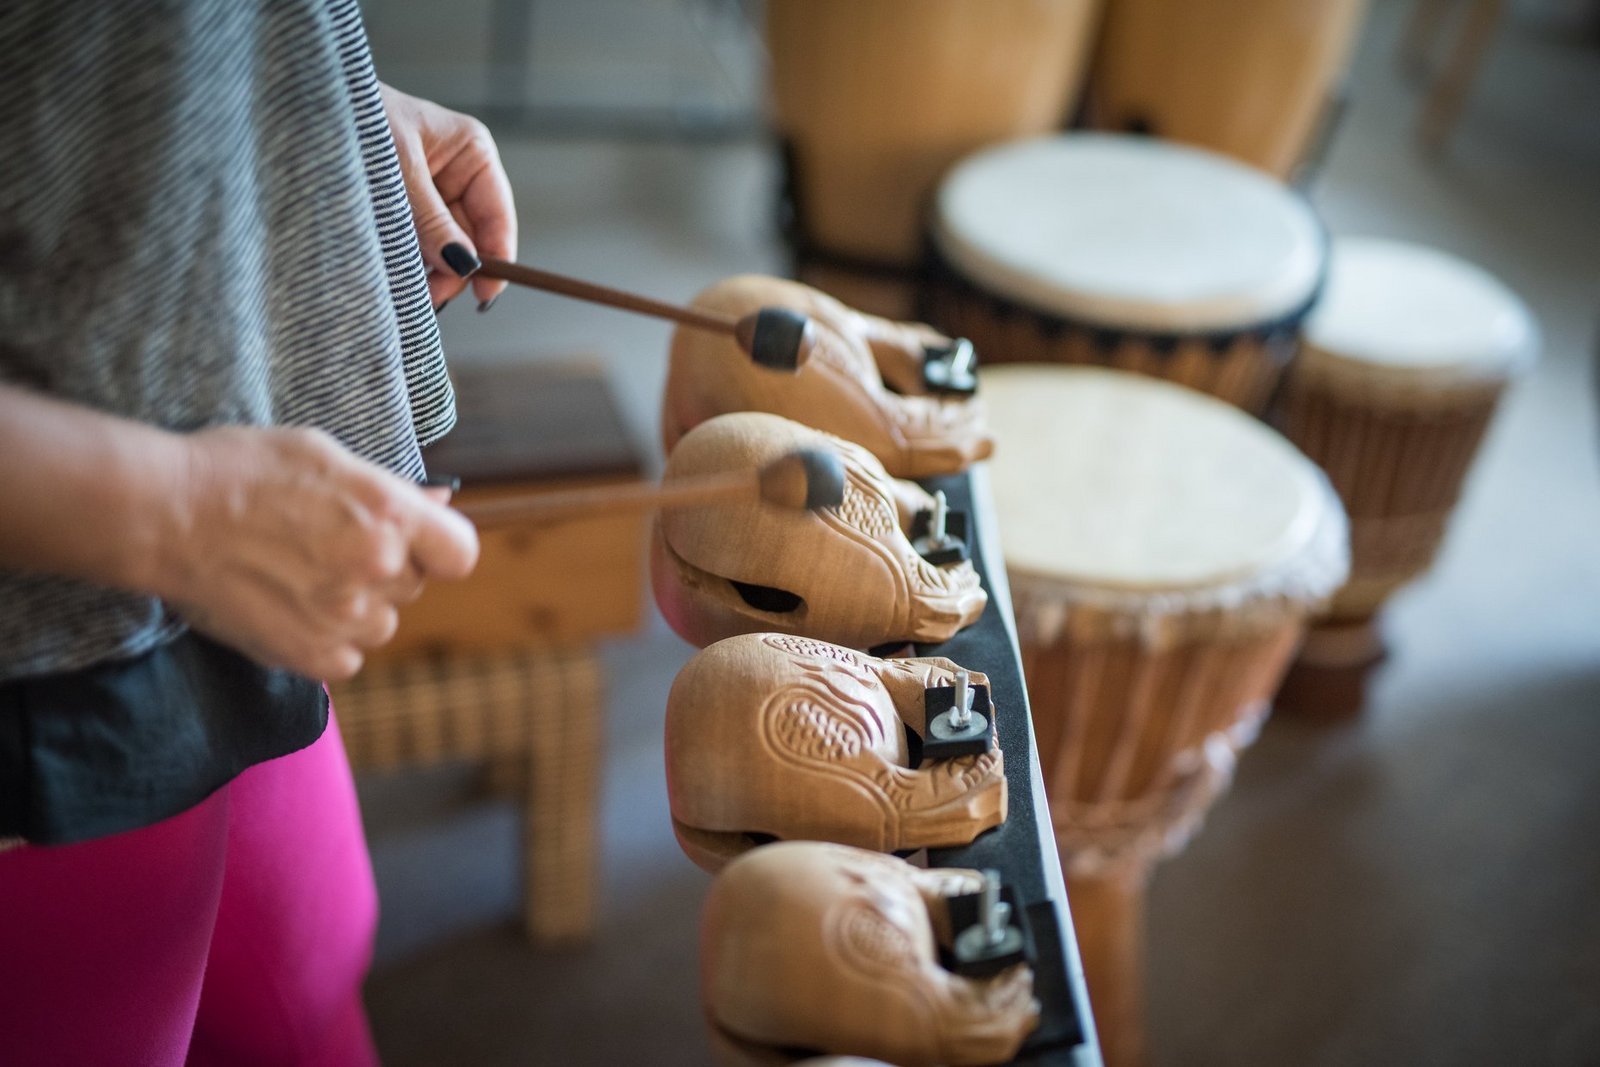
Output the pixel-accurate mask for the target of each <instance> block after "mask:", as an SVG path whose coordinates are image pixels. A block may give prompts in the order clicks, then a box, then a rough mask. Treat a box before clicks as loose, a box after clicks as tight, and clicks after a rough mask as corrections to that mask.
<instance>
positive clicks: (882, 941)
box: [838, 901, 918, 974]
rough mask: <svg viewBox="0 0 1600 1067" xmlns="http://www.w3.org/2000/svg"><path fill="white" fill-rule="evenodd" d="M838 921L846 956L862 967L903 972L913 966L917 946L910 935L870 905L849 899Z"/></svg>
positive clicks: (916, 961) (883, 971) (880, 971)
mask: <svg viewBox="0 0 1600 1067" xmlns="http://www.w3.org/2000/svg"><path fill="white" fill-rule="evenodd" d="M843 906H844V907H846V908H847V909H848V911H847V912H846V914H845V915H844V917H843V921H842V922H841V923H840V924H839V928H838V929H839V936H840V941H841V942H842V945H841V948H843V949H844V954H845V957H846V958H847V959H849V960H851V961H853V962H855V963H856V964H857V965H858V966H860V967H862V969H863V970H867V971H869V972H876V973H880V974H881V973H885V972H887V973H902V972H905V971H909V970H912V969H914V968H916V966H917V963H918V960H917V949H916V945H915V944H914V943H913V942H912V940H911V935H910V934H908V933H906V932H905V931H904V930H902V929H900V927H899V926H897V925H895V924H894V923H892V922H890V921H889V919H888V918H887V917H886V916H884V915H883V914H881V913H880V912H879V911H877V910H876V909H875V908H872V907H870V906H863V905H862V904H860V903H859V902H856V901H849V902H846V903H845V904H844V905H843Z"/></svg>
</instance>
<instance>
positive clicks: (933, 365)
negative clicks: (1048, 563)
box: [661, 275, 994, 478]
mask: <svg viewBox="0 0 1600 1067" xmlns="http://www.w3.org/2000/svg"><path fill="white" fill-rule="evenodd" d="M694 303H695V306H696V307H698V308H704V309H707V310H712V311H717V312H721V313H723V314H726V315H728V316H730V317H735V318H742V317H744V316H747V315H750V314H753V313H755V312H757V311H758V310H759V309H761V308H766V307H781V308H788V309H792V310H794V311H797V312H800V313H802V314H804V315H805V316H806V317H807V318H808V319H809V320H810V322H811V329H812V333H813V339H814V343H813V346H812V349H811V356H810V359H809V360H808V361H807V362H806V363H805V365H803V366H802V367H801V368H800V369H799V370H798V371H797V372H796V373H793V374H775V373H773V372H772V371H770V370H768V369H766V368H763V367H759V366H755V365H753V364H752V363H751V361H750V359H749V357H748V356H746V355H745V353H744V352H743V350H742V349H740V347H739V346H738V344H737V343H735V342H734V341H733V340H732V339H730V338H728V337H725V336H720V335H717V334H712V333H708V332H707V331H705V330H696V329H688V328H680V329H679V330H677V331H676V332H675V333H674V334H673V336H672V352H671V361H670V363H669V364H668V367H667V385H666V389H665V391H664V392H663V395H662V402H661V433H662V441H663V443H664V444H665V446H666V449H667V451H668V452H671V451H672V450H673V449H674V448H675V447H676V446H677V443H678V439H679V438H680V437H682V436H683V434H684V433H685V432H686V431H688V430H691V429H693V428H694V427H695V426H698V425H699V424H700V423H702V422H704V421H705V420H706V419H709V418H712V417H714V416H717V415H725V414H728V413H730V412H735V411H765V412H769V413H771V414H773V415H782V416H783V417H784V418H786V419H792V420H794V421H795V422H799V423H803V424H805V425H807V426H811V427H815V428H816V429H818V430H823V431H825V432H827V433H830V434H833V435H835V436H837V437H842V438H844V439H845V440H847V441H852V442H854V443H855V444H858V445H860V446H861V447H863V448H865V449H866V450H867V451H869V452H871V453H872V454H873V455H874V456H876V457H877V459H878V461H879V462H880V463H882V464H883V467H884V469H885V470H886V471H887V472H888V473H889V474H891V475H893V476H894V477H896V478H926V477H929V476H932V475H939V474H953V473H955V472H957V471H961V470H965V469H966V468H967V467H969V466H970V465H972V464H973V463H974V462H976V461H978V460H981V459H986V458H988V456H989V454H990V453H991V452H992V451H993V450H994V438H993V437H992V436H991V435H990V433H989V431H988V427H987V426H986V425H985V422H984V417H983V407H982V404H981V402H980V401H979V400H978V399H977V398H976V397H974V396H973V395H972V391H973V389H974V388H975V387H976V386H975V382H974V381H973V378H972V366H971V359H970V358H969V357H970V352H971V349H970V346H968V347H967V348H966V349H961V348H960V347H959V344H958V342H957V341H955V340H954V339H952V338H949V337H946V336H944V335H943V334H940V333H938V332H936V331H934V330H933V329H931V328H929V327H927V326H923V325H921V324H918V323H910V322H890V321H889V320H887V319H881V318H877V317H876V316H872V315H863V314H861V313H860V312H858V311H855V310H853V309H851V308H849V307H846V306H845V305H843V304H841V303H839V302H838V301H837V300H834V299H833V298H832V297H829V296H827V295H826V294H824V293H820V292H818V291H816V290H815V289H811V288H808V287H806V286H804V285H800V284H797V283H795V282H791V281H785V280H784V279H782V278H769V277H762V276H760V275H740V276H737V277H733V278H727V279H724V280H723V281H720V282H718V283H717V284H716V285H713V286H712V287H710V288H709V289H707V290H705V291H704V292H702V293H701V294H700V295H698V296H697V297H695V300H694ZM941 357H943V359H942V362H941ZM958 359H959V362H960V363H961V364H962V366H961V368H959V369H957V370H955V371H953V372H951V373H953V374H954V377H955V378H956V379H957V383H958V384H959V385H960V386H962V388H959V389H951V388H947V387H945V386H944V385H943V384H942V382H943V378H941V377H936V376H935V375H934V372H935V371H939V370H946V371H949V368H950V367H951V366H952V365H953V364H954V363H956V362H957V361H958ZM948 376H949V375H948V374H947V375H946V376H945V377H948Z"/></svg>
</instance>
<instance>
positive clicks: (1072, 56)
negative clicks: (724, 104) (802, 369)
mask: <svg viewBox="0 0 1600 1067" xmlns="http://www.w3.org/2000/svg"><path fill="white" fill-rule="evenodd" d="M1098 8H1099V0H985V2H984V3H981V4H975V3H972V2H970V0H872V2H870V3H862V2H861V0H772V2H771V3H769V4H768V5H767V42H768V47H769V50H770V53H771V64H772V68H771V79H772V98H773V109H774V121H775V124H776V126H777V130H778V133H779V135H780V136H781V137H782V138H783V140H784V144H785V149H786V151H785V157H786V159H785V162H786V165H787V170H788V174H787V186H788V200H789V205H788V207H789V215H790V218H789V227H790V237H791V243H792V245H793V247H794V251H795V254H796V259H797V266H798V269H799V277H800V279H801V280H802V281H805V282H807V283H809V284H812V285H815V286H817V287H818V288H820V289H822V290H823V291H825V292H828V293H831V294H833V295H835V296H837V297H839V298H840V299H842V300H843V301H844V302H845V303H847V304H850V305H852V306H855V307H859V308H861V309H863V310H867V311H872V312H875V313H877V314H882V315H889V316H893V317H896V318H905V317H907V316H908V314H909V312H910V310H911V289H910V285H909V284H908V278H909V277H910V275H911V273H912V271H913V270H914V269H915V267H916V265H917V259H918V255H919V252H920V248H921V241H922V232H923V226H922V224H923V212H924V210H925V209H926V207H927V199H928V197H929V196H930V195H931V194H932V192H933V189H934V186H935V184H936V183H937V182H938V180H939V176H940V175H941V174H942V173H943V172H944V170H945V168H947V167H948V166H950V165H951V164H952V163H954V162H955V161H956V160H958V159H960V158H961V157H962V156H964V155H966V154H967V153H969V152H972V151H974V150H975V149H978V148H981V147H983V146H984V145H988V144H993V143H996V142H999V141H1006V140H1010V139H1012V138H1016V137H1026V136H1030V135H1032V134H1037V133H1043V132H1046V131H1048V130H1052V129H1058V128H1060V126H1061V124H1062V123H1063V122H1064V121H1065V119H1066V117H1067V116H1068V114H1069V113H1070V111H1071V109H1072V106H1073V102H1074V100H1075V99H1076V96H1077V92H1078V83H1079V80H1080V77H1081V74H1082V72H1083V68H1084V63H1085V59H1086V57H1087V52H1088V45H1089V42H1090V41H1091V39H1092V30H1093V24H1094V20H1095V15H1096V13H1097V11H1098Z"/></svg>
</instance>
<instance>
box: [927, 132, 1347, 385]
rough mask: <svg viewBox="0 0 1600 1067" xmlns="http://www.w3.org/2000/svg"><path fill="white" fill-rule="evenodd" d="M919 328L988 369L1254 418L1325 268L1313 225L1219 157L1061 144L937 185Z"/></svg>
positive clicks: (1128, 143) (982, 162)
mask: <svg viewBox="0 0 1600 1067" xmlns="http://www.w3.org/2000/svg"><path fill="white" fill-rule="evenodd" d="M930 244H931V252H930V256H931V260H930V264H929V280H928V285H927V293H926V307H925V309H924V310H925V314H926V317H927V318H928V319H929V321H930V322H932V323H934V324H935V325H936V326H938V327H939V328H941V329H944V330H945V331H946V332H950V331H956V332H957V333H958V334H959V335H961V336H966V337H968V338H970V339H972V340H973V342H974V343H975V344H977V345H978V348H979V353H980V358H981V359H982V360H983V361H984V362H985V363H989V364H993V363H1008V362H1066V363H1088V364H1097V365H1102V366H1113V367H1119V368H1121V369H1125V370H1134V371H1138V372H1141V373H1146V374H1151V375H1153V376H1156V377H1164V378H1168V379H1170V380H1174V381H1177V382H1179V383H1181V384H1185V385H1189V386H1191V387H1193V388H1197V389H1200V390H1201V391H1203V392H1208V393H1211V394H1213V395H1216V396H1220V397H1222V398H1223V399H1225V400H1228V401H1229V402H1230V403H1234V404H1236V405H1238V406H1241V407H1244V408H1246V409H1248V410H1254V411H1259V410H1261V408H1262V407H1263V406H1264V404H1265V403H1266V400H1267V398H1268V397H1269V396H1270V393H1271V390H1272V388H1273V387H1274V386H1275V385H1276V383H1277V381H1278V378H1279V376H1280V374H1281V371H1282V366H1283V363H1284V362H1285V361H1286V360H1287V358H1288V356H1289V355H1290V354H1291V353H1292V350H1293V343H1294V338H1295V335H1296V333H1297V331H1298V329H1299V326H1300V323H1301V322H1302V320H1303V319H1304V317H1305V315H1306V313H1307V311H1308V310H1309V309H1310V307H1311V306H1312V304H1313V303H1314V301H1315V299H1316V297H1317V295H1318V291H1319V288H1320V285H1321V281H1322V277H1323V273H1324V269H1325V264H1326V241H1325V239H1324V236H1323V231H1322V226H1321V223H1320V222H1319V221H1318V219H1317V217H1316V215H1315V213H1314V212H1313V211H1312V210H1311V207H1310V206H1309V204H1308V203H1307V202H1306V201H1305V200H1304V198H1302V197H1301V196H1299V195H1298V194H1297V193H1295V192H1293V191H1291V190H1290V189H1288V188H1287V187H1285V186H1284V185H1282V184H1281V183H1280V182H1278V181H1277V180H1276V179H1274V178H1272V177H1270V176H1268V175H1265V174H1262V173H1260V172H1257V171H1255V170H1253V169H1251V168H1249V167H1246V166H1244V165H1242V164H1240V163H1237V162H1235V161H1233V160H1230V159H1227V158H1225V157H1222V156H1219V155H1217V154H1215V153H1212V152H1207V151H1203V150H1200V149H1195V148H1189V147H1186V146H1181V145H1173V144H1168V143H1162V142H1158V141H1154V140H1152V139H1150V138H1142V137H1132V136H1119V135H1108V134H1088V133H1077V134H1066V135H1061V136H1055V137H1046V138H1036V139H1033V140H1028V141H1019V142H1015V143H1012V144H1009V145H1003V146H1000V147H997V148H992V149H989V150H987V151H984V152H981V153H979V154H977V155H975V156H972V157H969V158H968V159H967V160H965V161H963V162H962V163H961V164H960V165H959V166H958V167H956V168H955V169H954V170H953V171H952V172H951V173H950V175H949V176H948V177H947V178H946V179H945V181H944V182H943V183H942V185H941V186H940V191H939V197H938V200H937V203H936V208H935V217H934V221H933V223H932V238H931V242H930Z"/></svg>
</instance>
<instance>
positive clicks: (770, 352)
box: [733, 307, 816, 374]
mask: <svg viewBox="0 0 1600 1067" xmlns="http://www.w3.org/2000/svg"><path fill="white" fill-rule="evenodd" d="M733 336H734V338H735V339H736V340H737V341H738V342H739V347H740V348H742V349H744V350H745V352H746V353H748V354H749V356H750V358H751V359H752V360H754V361H755V362H756V363H757V364H758V365H760V366H763V367H768V368H770V369H772V370H781V371H788V372H790V373H791V374H792V373H794V372H795V371H797V370H799V369H800V368H801V367H802V366H803V365H804V364H805V361H806V360H807V359H809V358H811V346H812V345H813V344H815V343H816V334H815V331H814V330H813V329H812V327H811V320H810V319H808V318H806V317H805V316H804V315H802V314H800V312H798V311H791V310H790V309H789V308H781V307H765V308H762V309H761V310H760V311H757V312H756V313H754V314H753V315H746V316H745V317H744V318H742V319H740V320H739V321H738V323H736V324H735V325H734V328H733Z"/></svg>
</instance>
